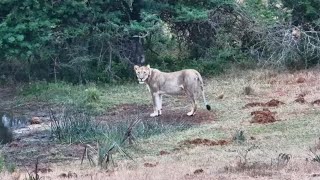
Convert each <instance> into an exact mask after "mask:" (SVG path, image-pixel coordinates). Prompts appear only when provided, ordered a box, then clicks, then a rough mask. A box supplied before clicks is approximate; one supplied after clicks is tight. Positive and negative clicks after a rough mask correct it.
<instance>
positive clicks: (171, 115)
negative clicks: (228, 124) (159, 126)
mask: <svg viewBox="0 0 320 180" xmlns="http://www.w3.org/2000/svg"><path fill="white" fill-rule="evenodd" d="M187 111H188V110H187ZM187 111H183V110H179V111H174V110H163V111H162V115H161V116H158V117H156V118H158V119H159V120H160V121H163V122H167V123H172V122H186V123H188V124H200V123H206V122H212V121H214V120H215V119H216V117H215V114H214V113H212V112H211V111H207V110H202V109H201V110H198V111H197V112H196V114H195V115H193V116H187ZM148 116H149V114H148Z"/></svg>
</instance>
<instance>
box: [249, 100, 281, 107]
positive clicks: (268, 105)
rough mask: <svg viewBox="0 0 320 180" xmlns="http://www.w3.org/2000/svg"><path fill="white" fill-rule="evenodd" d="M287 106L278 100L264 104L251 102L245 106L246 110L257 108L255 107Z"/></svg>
mask: <svg viewBox="0 0 320 180" xmlns="http://www.w3.org/2000/svg"><path fill="white" fill-rule="evenodd" d="M282 104H285V103H284V102H281V101H279V100H277V99H271V100H270V101H269V102H266V103H262V102H251V103H248V104H246V105H245V106H244V108H248V107H255V106H266V107H277V106H279V105H282Z"/></svg>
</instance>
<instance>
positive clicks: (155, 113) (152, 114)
mask: <svg viewBox="0 0 320 180" xmlns="http://www.w3.org/2000/svg"><path fill="white" fill-rule="evenodd" d="M156 116H159V114H158V113H157V112H154V113H151V114H150V117H156Z"/></svg>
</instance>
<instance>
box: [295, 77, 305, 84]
mask: <svg viewBox="0 0 320 180" xmlns="http://www.w3.org/2000/svg"><path fill="white" fill-rule="evenodd" d="M304 82H306V78H303V77H299V78H298V79H297V83H304Z"/></svg>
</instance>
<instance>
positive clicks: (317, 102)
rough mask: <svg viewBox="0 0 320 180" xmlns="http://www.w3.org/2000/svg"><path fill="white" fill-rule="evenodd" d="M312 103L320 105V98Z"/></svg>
mask: <svg viewBox="0 0 320 180" xmlns="http://www.w3.org/2000/svg"><path fill="white" fill-rule="evenodd" d="M311 104H312V105H315V104H316V105H320V99H317V100H315V101H313V102H312V103H311Z"/></svg>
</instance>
